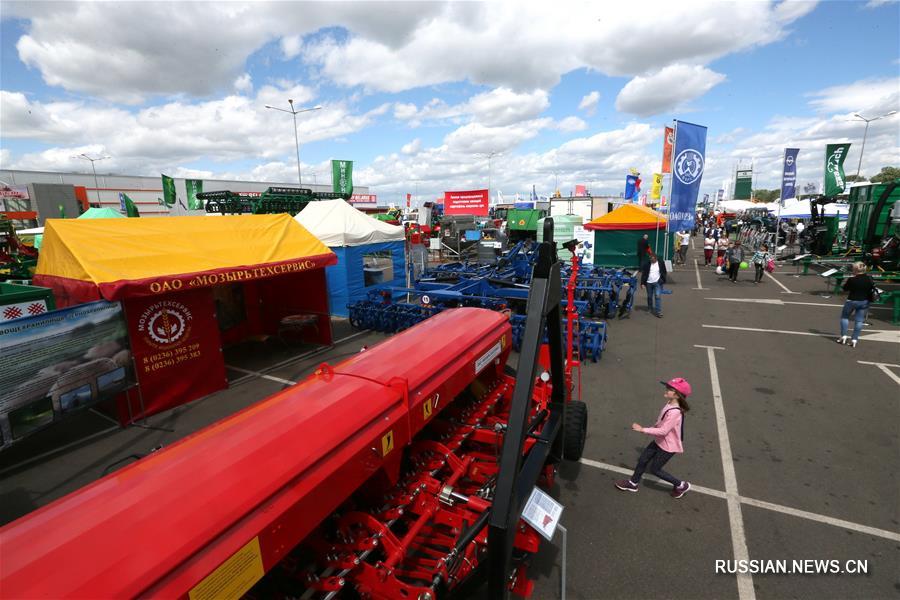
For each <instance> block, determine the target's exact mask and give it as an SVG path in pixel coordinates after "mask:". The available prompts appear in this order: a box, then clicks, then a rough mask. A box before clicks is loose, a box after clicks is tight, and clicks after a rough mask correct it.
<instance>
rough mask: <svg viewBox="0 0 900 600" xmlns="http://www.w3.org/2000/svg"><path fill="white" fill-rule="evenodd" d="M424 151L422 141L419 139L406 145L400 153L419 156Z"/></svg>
mask: <svg viewBox="0 0 900 600" xmlns="http://www.w3.org/2000/svg"><path fill="white" fill-rule="evenodd" d="M421 150H422V140H420V139H419V138H416V139H414V140H413V141H411V142H410V143H408V144H404V145H403V147H402V148H401V149H400V152H402V153H403V154H418V153H419V152H420V151H421Z"/></svg>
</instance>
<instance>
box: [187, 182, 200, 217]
mask: <svg viewBox="0 0 900 600" xmlns="http://www.w3.org/2000/svg"><path fill="white" fill-rule="evenodd" d="M184 187H185V188H187V197H188V210H203V208H204V206H203V200H200V199H198V198H197V194H201V193H203V180H202V179H185V180H184Z"/></svg>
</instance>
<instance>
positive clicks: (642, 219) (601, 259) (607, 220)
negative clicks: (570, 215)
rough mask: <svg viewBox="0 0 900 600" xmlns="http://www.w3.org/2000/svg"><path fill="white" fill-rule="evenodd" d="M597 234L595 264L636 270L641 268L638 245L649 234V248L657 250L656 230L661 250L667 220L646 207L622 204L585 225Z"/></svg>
mask: <svg viewBox="0 0 900 600" xmlns="http://www.w3.org/2000/svg"><path fill="white" fill-rule="evenodd" d="M584 228H585V229H589V230H593V231H594V264H595V265H598V266H602V267H625V268H631V269H633V268H637V267H639V266H640V263H639V262H638V255H637V244H638V240H640V239H641V238H642V237H643V236H644V234H645V233H646V234H648V235H649V241H650V248H651V249H653V250H654V251H655V252H659V249H658V248H656V244H657V239H656V238H657V231H659V232H660V235H659V244H660V248H661V246H662V244H663V243H665V242H664V240H665V228H666V218H665V217H664V216H663V215H661V214H660V213H658V212H656V211H655V210H653V209H651V208H647V207H646V206H640V205H638V204H623V205H622V206H620V207H619V208H617V209H616V210H614V211H612V212H610V213H608V214H605V215H603V216H602V217H598V218H596V219H594V220H593V221H591V222H589V223H585V225H584Z"/></svg>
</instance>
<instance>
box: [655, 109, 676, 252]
mask: <svg viewBox="0 0 900 600" xmlns="http://www.w3.org/2000/svg"><path fill="white" fill-rule="evenodd" d="M673 121H675V128H674V129H675V132H674V133H673V134H672V137H673V139H672V153H671V155H670V156H669V173H670V174H671V175H672V187H671V188H670V189H669V203H668V204H667V205H666V207H667V210H666V235H665V237H664V238H663V244H664V246H663V262H665V261H666V260H668V256H669V241H670V240H669V224H670V223H671V222H672V218H671V216H672V210H671V209H672V190H674V189H675V169H674V164H673V163H674V160H675V148H676V147H677V145H678V119H673ZM656 240H657V243H658V242H659V217H657V218H656ZM658 249H659V246H657V252H658V251H659V250H658ZM672 266H673V267H674V265H672Z"/></svg>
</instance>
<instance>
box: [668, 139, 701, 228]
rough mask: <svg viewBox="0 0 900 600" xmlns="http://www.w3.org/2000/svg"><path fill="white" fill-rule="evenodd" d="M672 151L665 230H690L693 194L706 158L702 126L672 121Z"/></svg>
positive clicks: (692, 214)
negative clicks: (667, 223)
mask: <svg viewBox="0 0 900 600" xmlns="http://www.w3.org/2000/svg"><path fill="white" fill-rule="evenodd" d="M673 154H674V155H675V158H674V160H673V161H672V198H671V200H670V202H669V231H690V230H691V229H693V228H694V221H695V219H696V208H697V194H699V192H700V180H701V179H702V178H703V167H704V166H705V160H706V158H705V157H706V127H704V126H702V125H694V124H693V123H687V122H685V121H675V150H674V152H673Z"/></svg>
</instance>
